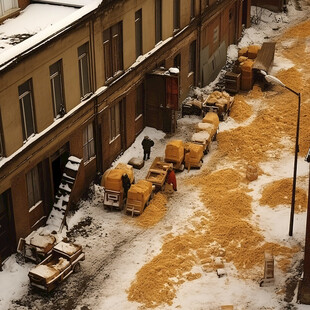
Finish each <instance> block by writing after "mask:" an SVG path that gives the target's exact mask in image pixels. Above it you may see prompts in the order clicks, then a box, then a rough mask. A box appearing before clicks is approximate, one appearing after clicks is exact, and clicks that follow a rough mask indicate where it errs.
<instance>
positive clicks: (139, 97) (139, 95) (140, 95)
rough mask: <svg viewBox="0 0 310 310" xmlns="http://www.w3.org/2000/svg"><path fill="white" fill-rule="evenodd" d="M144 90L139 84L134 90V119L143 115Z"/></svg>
mask: <svg viewBox="0 0 310 310" xmlns="http://www.w3.org/2000/svg"><path fill="white" fill-rule="evenodd" d="M143 101H144V89H143V84H140V85H139V86H138V87H137V90H136V113H135V115H136V118H138V117H139V116H140V115H141V114H143Z"/></svg>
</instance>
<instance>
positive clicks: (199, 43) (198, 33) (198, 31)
mask: <svg viewBox="0 0 310 310" xmlns="http://www.w3.org/2000/svg"><path fill="white" fill-rule="evenodd" d="M201 1H202V0H199V17H198V23H197V37H198V38H197V51H198V61H197V65H198V70H197V71H196V72H197V73H196V78H197V75H198V78H197V81H198V83H197V85H198V86H199V87H201V69H200V57H201V56H200V54H201V51H200V47H201V25H202V21H201V18H202V17H201V15H202V14H201V8H202V6H201ZM196 69H197V68H196Z"/></svg>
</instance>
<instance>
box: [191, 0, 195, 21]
mask: <svg viewBox="0 0 310 310" xmlns="http://www.w3.org/2000/svg"><path fill="white" fill-rule="evenodd" d="M195 1H196V0H191V19H193V18H195V10H196V7H195Z"/></svg>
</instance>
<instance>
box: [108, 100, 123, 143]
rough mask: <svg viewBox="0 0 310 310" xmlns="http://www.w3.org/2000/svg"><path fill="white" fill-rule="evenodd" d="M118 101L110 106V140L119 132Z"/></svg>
mask: <svg viewBox="0 0 310 310" xmlns="http://www.w3.org/2000/svg"><path fill="white" fill-rule="evenodd" d="M120 103H121V101H120V102H118V103H117V104H115V105H114V106H112V107H111V108H110V141H112V140H114V139H115V138H116V137H117V136H118V135H119V134H120Z"/></svg>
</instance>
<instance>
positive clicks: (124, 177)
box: [122, 173, 131, 197]
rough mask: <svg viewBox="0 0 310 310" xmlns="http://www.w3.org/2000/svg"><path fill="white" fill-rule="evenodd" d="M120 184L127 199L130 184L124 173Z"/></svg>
mask: <svg viewBox="0 0 310 310" xmlns="http://www.w3.org/2000/svg"><path fill="white" fill-rule="evenodd" d="M122 183H123V188H124V196H125V197H127V192H128V190H129V188H130V186H131V182H130V179H129V177H128V175H127V173H124V174H123V175H122Z"/></svg>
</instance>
